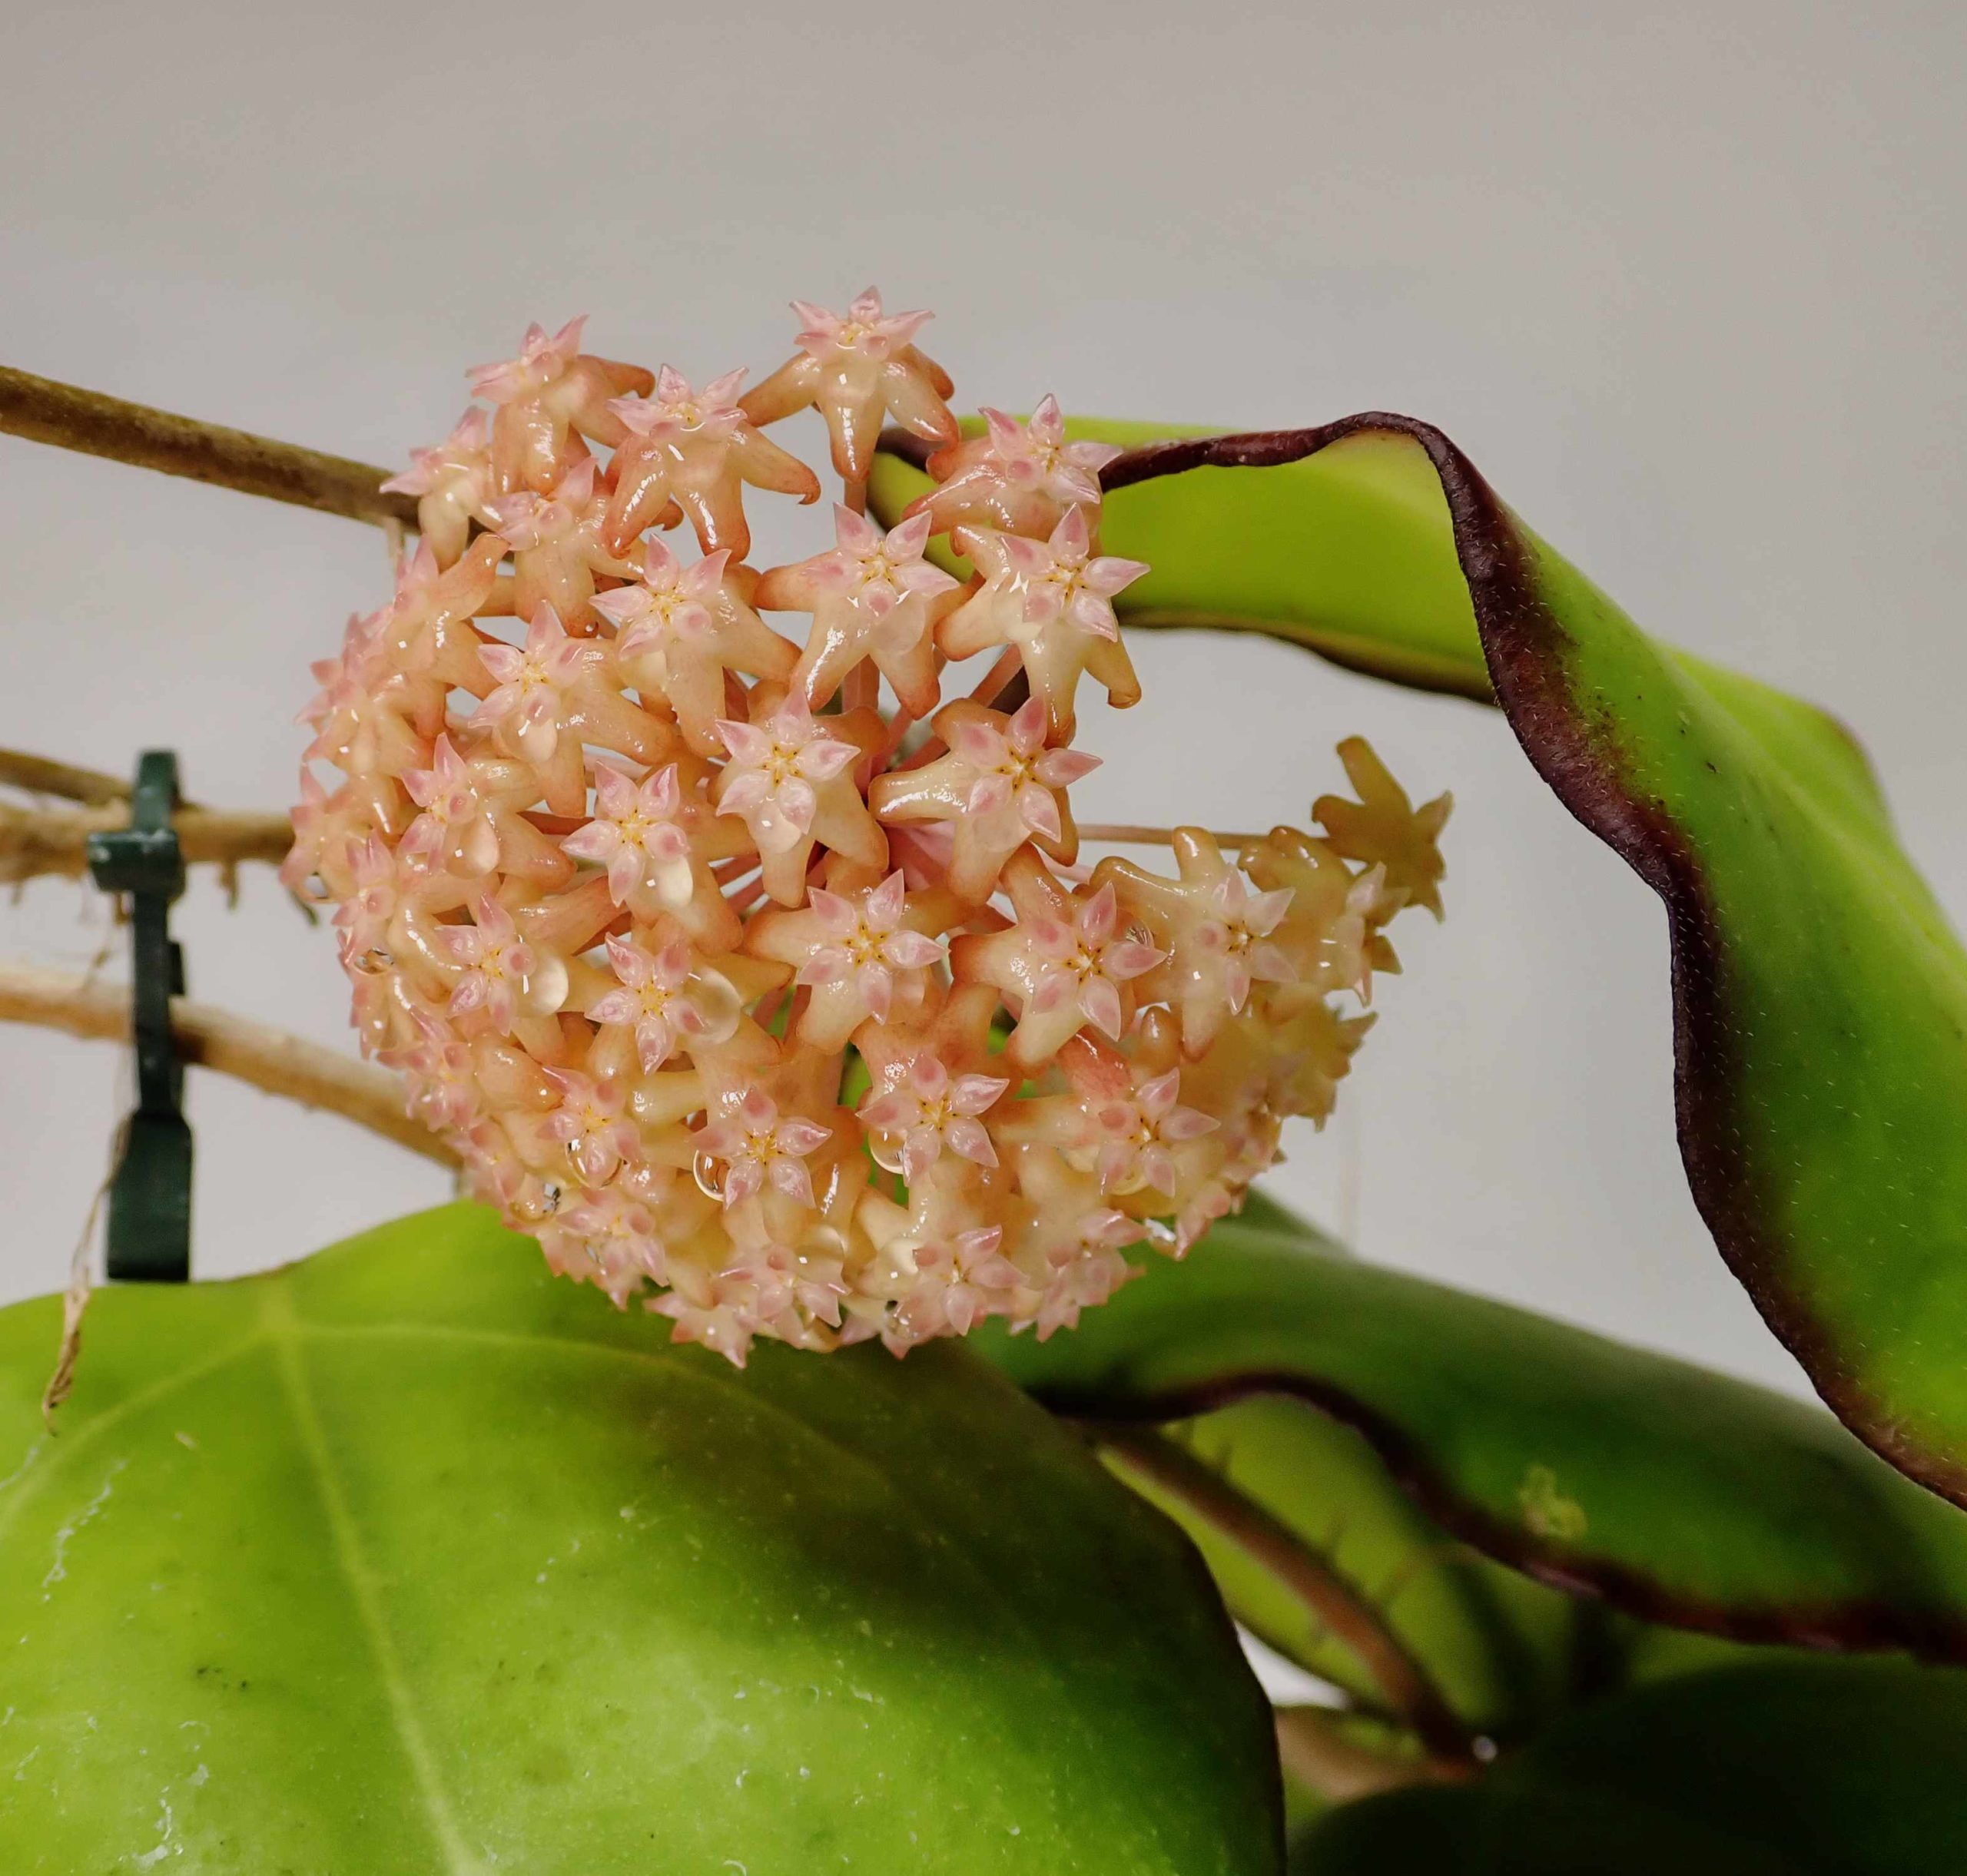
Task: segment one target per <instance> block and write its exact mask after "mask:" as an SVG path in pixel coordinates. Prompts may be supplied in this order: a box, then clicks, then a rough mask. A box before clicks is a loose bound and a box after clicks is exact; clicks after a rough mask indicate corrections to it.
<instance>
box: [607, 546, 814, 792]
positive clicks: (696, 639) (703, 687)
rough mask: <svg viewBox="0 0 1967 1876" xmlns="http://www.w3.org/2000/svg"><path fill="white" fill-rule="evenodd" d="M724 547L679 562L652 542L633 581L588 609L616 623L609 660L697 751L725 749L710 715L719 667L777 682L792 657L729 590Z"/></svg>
mask: <svg viewBox="0 0 1967 1876" xmlns="http://www.w3.org/2000/svg"><path fill="white" fill-rule="evenodd" d="M730 560H731V555H730V552H729V550H728V549H720V550H719V551H718V552H716V553H715V554H712V555H707V556H706V557H705V558H703V559H702V560H700V561H698V562H697V563H696V565H694V566H692V567H690V568H685V567H684V566H683V565H682V563H681V562H678V559H677V558H676V556H675V555H674V554H672V552H670V551H669V549H668V548H667V547H665V545H663V544H662V542H660V541H651V542H649V543H648V546H647V548H646V549H645V552H644V558H643V563H642V571H641V572H639V574H637V575H635V578H634V580H633V582H632V583H631V584H630V585H625V586H618V587H616V588H614V589H613V590H612V592H605V593H601V594H599V595H596V596H595V602H594V609H595V612H599V614H600V615H602V618H605V619H606V620H608V621H609V623H610V624H611V625H615V627H617V628H619V631H620V632H621V636H620V637H619V638H617V639H616V640H615V663H616V665H618V666H619V668H620V669H621V671H622V674H623V675H624V676H625V677H627V678H629V679H630V680H631V681H632V682H633V683H634V684H635V685H636V687H637V688H639V690H641V691H642V693H643V694H644V695H645V696H646V695H647V694H648V691H649V690H650V689H651V688H653V689H654V690H655V691H656V692H657V693H658V694H660V695H661V696H662V697H664V698H666V699H667V700H668V703H669V706H670V708H672V710H674V711H675V713H676V718H677V721H678V723H680V724H682V730H683V739H684V741H685V742H687V743H688V744H689V746H690V747H692V749H694V750H695V751H696V752H697V754H698V755H702V756H714V755H721V754H723V753H724V744H723V741H722V739H721V738H720V737H719V736H718V734H717V719H718V718H719V717H721V716H722V715H723V714H724V713H725V672H726V671H743V672H745V674H747V675H748V676H751V677H754V678H769V679H771V680H772V681H774V682H777V683H784V681H786V680H787V679H788V678H791V675H792V672H793V669H794V666H796V665H798V661H799V649H798V646H796V645H793V644H792V643H791V641H789V640H788V639H784V638H781V637H780V636H779V635H778V633H777V632H775V631H773V630H772V629H771V627H770V626H768V625H766V623H765V621H764V620H763V619H761V618H759V617H758V614H757V613H756V612H754V611H753V610H752V608H751V607H750V606H748V605H746V604H745V602H744V601H743V600H742V599H741V598H739V597H738V595H737V594H736V593H735V592H733V591H732V590H731V582H730V579H729V578H728V566H729V563H730Z"/></svg>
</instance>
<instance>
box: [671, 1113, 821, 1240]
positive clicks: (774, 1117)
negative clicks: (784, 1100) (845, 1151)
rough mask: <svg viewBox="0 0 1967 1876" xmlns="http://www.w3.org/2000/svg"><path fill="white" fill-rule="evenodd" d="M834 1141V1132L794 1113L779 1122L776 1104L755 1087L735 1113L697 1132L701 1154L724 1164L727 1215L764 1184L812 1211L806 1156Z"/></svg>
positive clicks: (723, 1192) (761, 1189)
mask: <svg viewBox="0 0 1967 1876" xmlns="http://www.w3.org/2000/svg"><path fill="white" fill-rule="evenodd" d="M832 1137H833V1129H831V1127H822V1126H821V1125H819V1124H818V1122H816V1121H810V1120H804V1119H801V1118H800V1117H799V1116H798V1115H796V1114H791V1115H786V1116H785V1117H784V1119H781V1118H780V1116H779V1112H778V1103H777V1102H775V1101H774V1100H773V1099H771V1096H770V1095H768V1094H765V1092H762V1091H761V1090H760V1089H751V1091H750V1092H748V1093H747V1094H746V1095H744V1096H743V1097H742V1098H741V1099H740V1100H739V1102H738V1105H737V1107H736V1109H735V1112H731V1113H728V1114H727V1115H724V1116H722V1117H721V1118H720V1119H716V1120H713V1121H711V1122H708V1123H707V1124H706V1125H704V1126H703V1127H702V1128H700V1129H698V1132H697V1133H696V1135H695V1144H696V1148H697V1151H698V1154H699V1155H702V1156H704V1157H705V1158H709V1159H711V1160H712V1161H714V1162H721V1163H722V1164H723V1166H724V1168H725V1171H724V1175H723V1182H722V1186H721V1192H722V1194H723V1199H724V1204H725V1208H726V1209H727V1210H728V1208H730V1207H731V1206H732V1205H737V1204H738V1203H739V1202H741V1200H744V1199H746V1198H751V1197H752V1196H754V1195H755V1194H757V1193H758V1192H761V1191H763V1190H764V1189H765V1187H766V1185H768V1184H769V1185H771V1187H772V1188H774V1189H775V1191H778V1192H783V1193H784V1195H786V1196H787V1197H788V1198H792V1199H796V1200H797V1201H798V1202H799V1203H800V1204H801V1205H806V1206H809V1207H810V1206H811V1205H813V1204H814V1197H813V1178H812V1175H811V1172H808V1170H807V1167H806V1156H807V1155H808V1154H809V1153H811V1152H812V1151H813V1150H814V1148H815V1147H818V1146H819V1145H821V1144H823V1143H824V1142H826V1141H828V1140H830V1139H832Z"/></svg>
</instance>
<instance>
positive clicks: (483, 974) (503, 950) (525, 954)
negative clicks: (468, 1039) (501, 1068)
mask: <svg viewBox="0 0 1967 1876" xmlns="http://www.w3.org/2000/svg"><path fill="white" fill-rule="evenodd" d="M472 916H473V918H474V919H475V920H476V921H477V922H476V923H475V924H471V925H446V926H440V928H439V931H438V936H439V937H440V940H442V942H443V947H444V950H445V952H446V954H447V955H448V956H449V958H450V960H451V962H452V963H453V964H456V965H457V966H459V969H460V973H461V974H460V975H459V978H458V980H457V984H456V988H455V989H453V991H452V992H451V1000H450V1004H449V1008H448V1009H446V1015H448V1016H464V1015H466V1014H468V1013H469V1012H471V1011H473V1010H475V1009H482V1010H483V1012H484V1013H485V1014H486V1017H487V1018H488V1019H489V1020H490V1023H491V1025H492V1027H493V1030H494V1031H495V1032H497V1033H498V1034H499V1035H501V1036H505V1035H509V1034H510V1033H511V1032H512V1024H513V1023H514V1022H515V1020H516V1019H517V1017H518V1016H519V999H520V998H521V997H522V996H525V995H526V992H527V989H528V987H529V986H528V981H527V980H528V979H529V977H530V976H531V975H532V971H533V969H535V967H536V963H537V962H538V960H537V958H536V955H535V953H534V951H533V949H532V946H530V945H529V944H527V943H525V942H524V940H522V939H521V938H520V936H519V927H518V926H517V925H516V924H515V923H513V922H512V914H511V913H509V912H508V911H507V910H506V908H505V907H503V906H502V905H501V904H499V902H498V900H496V899H492V898H481V899H480V900H479V901H478V903H476V905H475V906H474V907H473V909H472Z"/></svg>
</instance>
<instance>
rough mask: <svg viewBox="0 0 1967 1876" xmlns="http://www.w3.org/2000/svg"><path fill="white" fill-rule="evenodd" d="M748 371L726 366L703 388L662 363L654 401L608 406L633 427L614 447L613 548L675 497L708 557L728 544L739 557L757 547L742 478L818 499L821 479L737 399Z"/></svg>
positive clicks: (619, 548)
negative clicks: (753, 542)
mask: <svg viewBox="0 0 1967 1876" xmlns="http://www.w3.org/2000/svg"><path fill="white" fill-rule="evenodd" d="M744 377H745V374H744V373H743V372H741V371H730V372H726V373H725V375H724V376H722V377H721V378H714V379H712V380H711V382H710V383H708V384H707V385H705V386H704V388H703V389H702V391H698V390H696V389H693V388H692V386H691V383H690V381H689V380H688V379H687V378H685V376H683V374H682V373H681V372H679V371H675V370H672V369H671V368H670V367H669V366H667V365H665V366H663V367H662V370H661V371H659V372H658V373H657V374H656V380H655V396H653V397H652V398H648V399H643V398H633V397H622V398H617V399H615V401H614V402H613V403H611V404H610V405H609V406H608V408H609V410H610V411H611V412H612V413H613V414H614V415H615V416H616V417H618V418H619V419H620V420H621V422H622V424H623V425H624V426H625V429H626V431H627V435H626V436H625V439H624V440H623V442H622V446H621V447H620V449H618V450H617V451H616V452H615V462H614V472H615V493H614V495H613V496H612V499H610V501H609V505H608V524H607V540H608V545H609V547H610V548H611V549H612V550H613V551H614V552H615V553H618V554H619V553H622V552H625V551H626V550H627V549H628V546H629V542H632V540H634V539H635V536H636V535H639V534H640V533H641V532H642V530H643V529H645V528H646V527H648V526H649V525H651V524H652V522H654V521H655V519H656V518H657V517H658V515H660V514H661V513H662V511H663V509H665V507H666V506H668V504H669V503H670V502H672V501H673V502H675V503H676V504H677V505H678V506H679V507H680V508H682V510H683V512H684V513H685V514H686V515H688V517H689V519H690V522H691V524H692V526H694V527H695V529H696V531H697V539H698V542H699V544H700V545H702V549H703V551H704V552H705V553H706V554H714V553H715V552H717V551H718V549H719V548H728V549H730V550H731V555H732V556H733V558H736V559H738V560H742V559H743V558H745V555H746V553H747V552H749V551H750V549H751V529H750V527H749V526H748V525H747V524H746V522H745V501H744V495H743V489H742V485H743V484H745V482H750V483H751V485H752V486H754V487H755V488H760V489H776V490H778V492H780V493H781V494H783V495H796V496H798V498H799V499H800V500H801V501H802V502H817V501H818V499H819V497H820V482H819V478H818V476H815V475H814V473H813V472H812V471H811V469H808V468H807V466H805V464H804V463H803V462H801V461H800V460H799V459H798V457H797V456H788V454H787V453H786V452H785V451H784V450H783V449H780V448H779V446H778V444H776V443H775V442H771V441H770V440H768V439H767V438H766V437H765V436H763V435H762V434H761V433H760V432H759V431H758V429H757V428H756V427H755V426H754V425H753V424H752V423H751V422H750V421H748V419H747V418H746V416H745V413H744V411H743V410H741V409H740V408H739V407H738V404H737V403H735V401H734V400H735V398H736V396H737V393H738V386H739V385H740V384H741V383H743V381H744Z"/></svg>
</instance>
